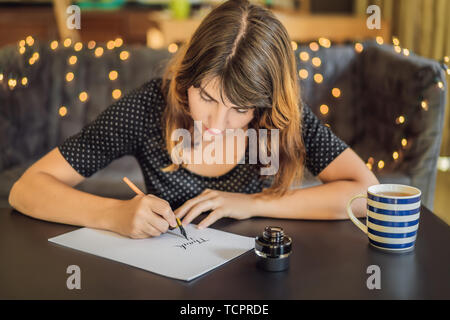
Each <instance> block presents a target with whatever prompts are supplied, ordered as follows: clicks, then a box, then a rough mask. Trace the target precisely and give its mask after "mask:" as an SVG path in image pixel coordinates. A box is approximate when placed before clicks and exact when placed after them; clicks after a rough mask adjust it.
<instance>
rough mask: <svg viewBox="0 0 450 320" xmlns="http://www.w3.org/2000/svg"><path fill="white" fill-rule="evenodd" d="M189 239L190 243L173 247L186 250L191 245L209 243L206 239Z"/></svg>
mask: <svg viewBox="0 0 450 320" xmlns="http://www.w3.org/2000/svg"><path fill="white" fill-rule="evenodd" d="M189 239H190V241H188V242H185V243H182V244H179V245H176V246H175V247H180V248H183V249H184V250H186V248H187V247H188V246H190V245H192V244H196V243H198V244H201V243H204V242H207V241H209V240H208V239H203V238H199V239H194V238H192V237H190V238H189Z"/></svg>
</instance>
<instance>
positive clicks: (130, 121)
mask: <svg viewBox="0 0 450 320" xmlns="http://www.w3.org/2000/svg"><path fill="white" fill-rule="evenodd" d="M153 82H154V80H151V81H149V82H147V83H145V84H144V85H143V86H141V87H140V88H137V89H134V90H133V91H131V92H130V93H128V94H127V95H125V96H123V97H122V98H121V99H119V100H118V101H116V102H115V103H113V104H111V105H110V106H109V107H107V108H106V109H105V110H103V111H102V112H101V113H100V114H99V115H98V116H97V118H96V119H94V120H93V121H92V122H91V123H89V124H87V125H86V126H85V127H83V129H82V130H81V131H80V132H78V133H77V134H75V135H73V136H71V137H69V138H67V139H66V140H65V141H64V142H63V143H62V144H61V145H59V146H58V149H59V151H60V152H61V154H62V155H63V157H64V158H65V159H66V160H67V162H69V164H70V165H71V166H72V167H73V168H74V169H75V170H76V171H77V172H78V173H79V174H81V175H82V176H84V177H86V178H87V177H90V176H91V175H93V174H94V173H96V172H97V171H99V170H100V169H102V168H104V167H106V166H107V165H108V164H110V163H111V162H112V161H113V160H115V159H117V158H120V157H122V156H124V155H133V154H135V152H136V150H138V148H139V145H140V143H141V141H142V140H143V138H144V136H145V135H146V134H148V133H149V132H148V129H149V127H150V124H149V122H150V121H151V115H150V114H149V113H150V112H149V109H150V108H149V105H151V104H152V98H151V97H152V96H153V95H151V94H149V93H150V92H151V91H150V90H149V89H151V87H152V86H154V83H153Z"/></svg>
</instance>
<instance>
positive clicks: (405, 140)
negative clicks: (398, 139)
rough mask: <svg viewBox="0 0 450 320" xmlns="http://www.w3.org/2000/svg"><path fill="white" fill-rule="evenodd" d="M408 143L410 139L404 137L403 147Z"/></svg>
mask: <svg viewBox="0 0 450 320" xmlns="http://www.w3.org/2000/svg"><path fill="white" fill-rule="evenodd" d="M407 145H408V140H407V139H406V138H403V139H402V147H403V148H404V147H406V146H407Z"/></svg>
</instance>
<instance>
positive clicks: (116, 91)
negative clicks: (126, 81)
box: [112, 89, 122, 100]
mask: <svg viewBox="0 0 450 320" xmlns="http://www.w3.org/2000/svg"><path fill="white" fill-rule="evenodd" d="M121 95H122V91H120V89H114V90H113V92H112V97H113V98H114V99H116V100H117V99H119V98H120V96H121Z"/></svg>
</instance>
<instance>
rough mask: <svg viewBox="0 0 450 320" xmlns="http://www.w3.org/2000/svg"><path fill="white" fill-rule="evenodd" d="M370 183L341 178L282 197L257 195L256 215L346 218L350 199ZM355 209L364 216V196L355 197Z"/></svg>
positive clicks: (294, 191) (288, 217)
mask: <svg viewBox="0 0 450 320" xmlns="http://www.w3.org/2000/svg"><path fill="white" fill-rule="evenodd" d="M367 187H368V185H367V184H364V183H361V182H359V181H353V180H340V181H333V182H328V183H325V184H322V185H318V186H313V187H309V188H302V189H296V190H292V193H290V194H287V195H285V196H282V197H279V198H271V197H265V196H258V195H257V196H256V198H255V206H256V212H257V214H256V215H257V216H261V217H272V218H285V219H347V218H348V216H347V213H346V206H347V202H348V201H349V200H350V198H351V197H353V196H354V195H356V194H359V193H364V192H366V191H367ZM352 210H353V212H354V214H355V216H357V217H363V216H364V215H365V212H366V202H365V200H364V199H357V200H355V201H354V202H353V204H352Z"/></svg>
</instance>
